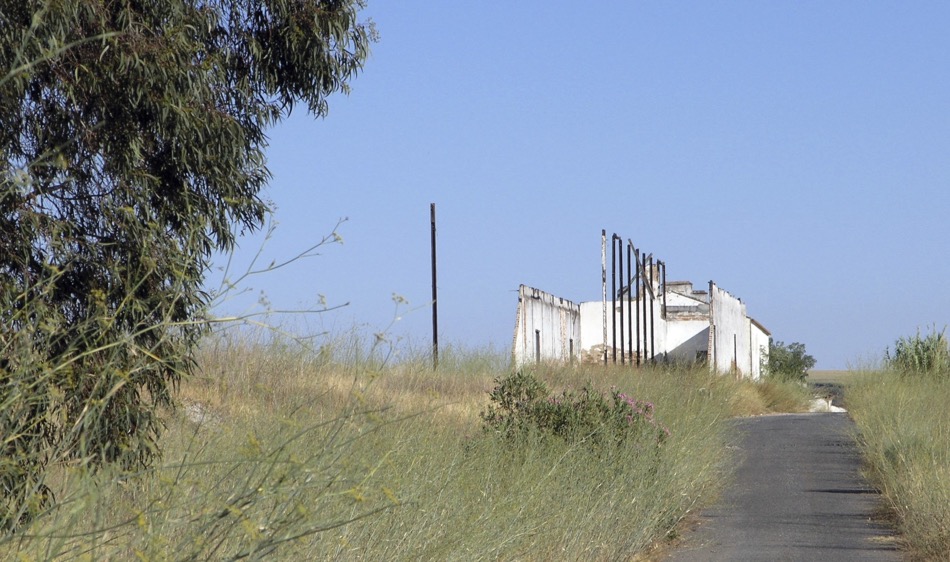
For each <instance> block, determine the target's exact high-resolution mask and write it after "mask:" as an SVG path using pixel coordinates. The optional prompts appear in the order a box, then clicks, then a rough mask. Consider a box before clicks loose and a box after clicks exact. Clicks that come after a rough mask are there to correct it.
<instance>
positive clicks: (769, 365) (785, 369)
mask: <svg viewBox="0 0 950 562" xmlns="http://www.w3.org/2000/svg"><path fill="white" fill-rule="evenodd" d="M814 366H815V358H814V357H812V356H811V355H808V354H807V353H805V344H803V343H798V342H794V343H790V344H787V345H786V344H785V343H782V342H780V341H774V340H772V338H769V359H768V361H767V362H766V363H765V364H764V365H763V366H762V367H763V372H764V373H765V376H767V377H771V378H775V379H779V380H782V381H792V382H805V377H807V376H808V369H811V368H812V367H814Z"/></svg>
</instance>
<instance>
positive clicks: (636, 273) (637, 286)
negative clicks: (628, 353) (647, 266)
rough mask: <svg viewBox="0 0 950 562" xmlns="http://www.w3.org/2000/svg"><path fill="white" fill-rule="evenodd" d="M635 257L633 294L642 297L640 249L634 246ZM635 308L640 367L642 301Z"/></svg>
mask: <svg viewBox="0 0 950 562" xmlns="http://www.w3.org/2000/svg"><path fill="white" fill-rule="evenodd" d="M633 257H634V258H636V260H637V269H636V271H634V273H633V275H634V279H633V283H634V293H633V294H635V295H636V296H637V298H638V299H639V298H640V250H638V249H636V248H634V249H633ZM634 308H636V310H637V367H639V366H640V303H639V301H638V302H637V304H636V306H635V307H634Z"/></svg>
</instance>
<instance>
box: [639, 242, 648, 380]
mask: <svg viewBox="0 0 950 562" xmlns="http://www.w3.org/2000/svg"><path fill="white" fill-rule="evenodd" d="M641 260H642V263H641V265H642V266H643V269H641V270H640V282H641V283H640V284H641V285H643V297H642V298H641V299H640V300H641V301H642V302H643V362H644V363H646V362H647V351H648V348H647V326H648V324H647V320H648V319H649V316H648V315H647V293H648V292H649V291H647V283H649V277H647V255H646V253H643V254H641Z"/></svg>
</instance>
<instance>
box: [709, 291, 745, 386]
mask: <svg viewBox="0 0 950 562" xmlns="http://www.w3.org/2000/svg"><path fill="white" fill-rule="evenodd" d="M709 309H710V320H711V329H712V332H713V334H712V335H713V345H712V349H711V350H710V355H711V356H712V357H710V364H711V366H712V367H713V368H714V369H715V370H716V371H718V372H720V373H731V372H735V373H736V374H737V375H741V376H752V365H751V360H750V355H749V349H750V342H749V320H748V318H747V315H746V308H745V304H743V303H742V301H740V300H739V299H737V298H736V297H734V296H732V295H730V294H729V293H728V292H726V291H724V290H723V289H720V288H719V287H717V286H716V284H715V283H713V282H712V281H710V282H709Z"/></svg>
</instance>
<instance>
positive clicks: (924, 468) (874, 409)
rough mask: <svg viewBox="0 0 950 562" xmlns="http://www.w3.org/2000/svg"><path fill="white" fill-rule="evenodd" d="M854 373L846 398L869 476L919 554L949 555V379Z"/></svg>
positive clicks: (927, 556) (942, 557)
mask: <svg viewBox="0 0 950 562" xmlns="http://www.w3.org/2000/svg"><path fill="white" fill-rule="evenodd" d="M854 377H855V382H853V383H852V384H851V385H850V386H849V388H848V392H847V394H846V396H845V398H846V401H847V402H846V403H847V406H848V409H849V411H850V412H851V415H852V417H853V418H854V420H855V423H856V424H857V426H858V430H859V436H858V441H859V443H860V445H861V448H862V451H863V455H864V458H865V462H866V466H867V469H866V470H867V474H868V476H869V478H870V480H871V482H873V483H874V485H875V486H876V487H877V488H878V489H880V490H881V492H882V496H883V497H884V500H885V501H886V502H887V505H888V506H889V509H890V511H891V514H892V515H893V516H894V519H895V521H896V522H897V526H898V529H899V530H900V532H901V534H902V535H903V537H904V540H905V542H906V544H907V545H908V546H909V548H910V549H911V551H912V552H913V554H914V555H915V556H916V557H919V558H921V559H926V560H948V559H950V409H948V408H947V404H948V403H950V377H946V376H944V377H942V378H939V377H928V376H911V377H908V376H903V377H902V376H900V375H899V374H898V373H896V372H891V371H887V370H884V371H867V372H860V373H855V374H854Z"/></svg>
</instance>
